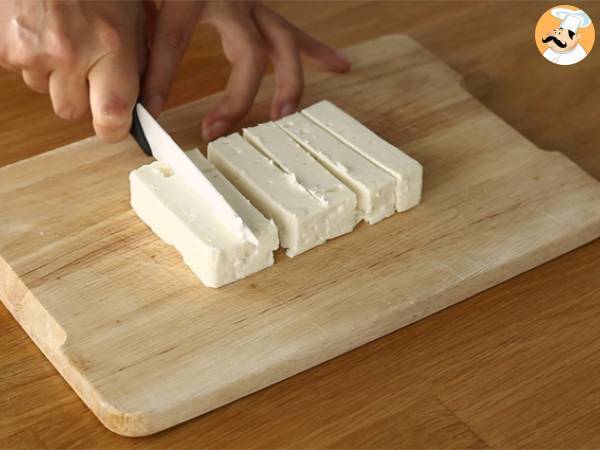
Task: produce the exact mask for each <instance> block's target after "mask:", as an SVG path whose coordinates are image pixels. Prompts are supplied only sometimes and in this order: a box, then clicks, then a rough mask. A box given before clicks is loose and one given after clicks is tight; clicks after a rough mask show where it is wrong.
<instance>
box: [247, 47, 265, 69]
mask: <svg viewBox="0 0 600 450" xmlns="http://www.w3.org/2000/svg"><path fill="white" fill-rule="evenodd" d="M247 55H248V57H250V58H251V59H252V62H253V63H254V65H255V66H257V67H265V66H266V65H267V58H268V56H267V51H266V50H265V47H264V46H263V45H262V44H260V43H256V42H255V43H251V44H249V45H248V48H247Z"/></svg>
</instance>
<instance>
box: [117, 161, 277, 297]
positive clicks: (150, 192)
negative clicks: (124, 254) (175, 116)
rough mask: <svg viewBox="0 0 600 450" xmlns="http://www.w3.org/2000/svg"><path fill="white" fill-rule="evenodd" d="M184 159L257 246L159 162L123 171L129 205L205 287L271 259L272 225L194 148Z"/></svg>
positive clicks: (274, 239) (274, 234) (227, 280)
mask: <svg viewBox="0 0 600 450" xmlns="http://www.w3.org/2000/svg"><path fill="white" fill-rule="evenodd" d="M187 153H188V156H189V157H190V159H191V160H192V161H193V162H194V164H196V166H197V167H198V168H200V170H202V172H203V173H204V174H205V175H206V176H207V178H208V179H209V181H210V182H211V183H212V184H213V186H215V187H216V188H217V190H218V191H219V192H220V193H221V194H222V195H223V197H225V199H226V200H227V202H228V203H229V204H230V205H231V206H232V208H233V209H234V211H235V212H236V214H237V215H238V216H239V217H241V218H242V219H243V220H244V222H245V223H246V224H247V225H248V227H249V228H250V230H251V231H252V232H253V233H254V235H255V236H256V237H257V239H258V246H256V245H254V244H252V243H250V242H248V241H247V240H245V239H243V237H242V236H240V234H239V233H235V232H234V228H232V227H227V226H223V220H224V219H223V217H217V213H216V211H215V210H214V208H212V207H211V203H210V201H209V199H207V198H206V197H204V196H202V195H198V194H197V193H196V192H197V191H195V190H193V189H191V188H190V186H189V185H188V184H187V182H186V181H184V180H183V178H181V177H180V176H178V175H177V174H175V173H173V171H172V170H171V168H170V167H169V166H167V165H166V164H165V163H162V162H158V161H156V162H153V163H152V164H148V165H145V166H142V167H140V168H138V169H136V170H134V171H132V172H131V173H130V175H129V179H130V186H131V205H132V207H133V209H134V211H135V212H136V214H137V215H138V216H139V217H140V219H142V221H144V222H145V223H146V224H147V225H148V226H149V227H150V228H151V229H152V231H154V233H155V234H156V235H157V236H158V237H159V238H160V239H162V240H163V241H165V242H166V243H168V244H171V245H173V246H174V247H175V248H176V249H177V250H178V251H179V253H180V254H181V256H182V258H183V260H184V262H185V263H186V264H187V265H188V266H189V267H190V268H191V269H192V271H193V272H194V273H195V274H196V275H197V276H198V278H200V280H201V281H202V283H204V285H206V286H208V287H220V286H223V285H225V284H227V283H231V282H233V281H236V280H239V279H240V278H244V277H246V276H248V275H250V274H252V273H254V272H258V271H259V270H262V269H264V268H266V267H268V266H271V265H272V264H273V251H274V250H276V249H277V247H278V246H279V242H278V237H277V228H276V227H275V224H274V223H273V222H272V221H269V220H267V219H266V218H265V217H264V216H263V215H262V214H261V213H260V212H259V211H258V210H256V208H254V207H253V206H252V205H251V204H250V202H249V201H248V200H247V199H246V198H244V196H243V195H242V194H240V192H239V191H238V190H237V189H236V188H235V187H234V186H233V185H232V184H231V183H230V182H229V181H227V179H226V178H225V177H224V176H223V175H222V174H220V173H219V172H218V171H217V170H216V169H215V168H214V167H213V166H212V165H211V164H210V163H209V162H208V161H207V160H206V159H205V158H204V157H203V156H202V154H201V153H200V152H199V151H198V150H192V151H190V152H187Z"/></svg>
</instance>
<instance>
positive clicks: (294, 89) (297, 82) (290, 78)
mask: <svg viewBox="0 0 600 450" xmlns="http://www.w3.org/2000/svg"><path fill="white" fill-rule="evenodd" d="M279 88H280V89H281V91H282V92H283V93H284V95H285V96H286V97H288V98H290V97H291V98H292V99H296V98H298V97H301V96H302V92H303V91H304V77H302V75H299V74H286V75H285V76H282V77H281V80H280V82H279Z"/></svg>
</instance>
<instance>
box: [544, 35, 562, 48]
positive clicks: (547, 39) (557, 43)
mask: <svg viewBox="0 0 600 450" xmlns="http://www.w3.org/2000/svg"><path fill="white" fill-rule="evenodd" d="M550 41H553V42H554V43H555V44H556V45H558V46H559V47H560V48H565V47H566V46H567V43H566V42H561V41H559V40H558V38H557V37H556V36H546V37H545V38H542V42H543V43H544V44H545V43H547V42H550Z"/></svg>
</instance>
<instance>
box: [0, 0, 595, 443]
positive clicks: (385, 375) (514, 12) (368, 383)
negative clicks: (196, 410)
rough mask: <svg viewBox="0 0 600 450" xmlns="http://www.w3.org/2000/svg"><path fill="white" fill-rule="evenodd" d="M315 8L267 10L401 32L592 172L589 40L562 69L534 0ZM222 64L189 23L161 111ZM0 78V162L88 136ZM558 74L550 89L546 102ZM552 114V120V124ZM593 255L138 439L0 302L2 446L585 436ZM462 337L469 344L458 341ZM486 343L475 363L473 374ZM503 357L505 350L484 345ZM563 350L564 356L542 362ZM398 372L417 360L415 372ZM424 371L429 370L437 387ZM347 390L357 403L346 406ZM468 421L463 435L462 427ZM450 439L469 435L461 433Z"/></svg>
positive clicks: (322, 31) (588, 434)
mask: <svg viewBox="0 0 600 450" xmlns="http://www.w3.org/2000/svg"><path fill="white" fill-rule="evenodd" d="M310 5H312V4H308V5H307V4H302V3H300V2H296V3H283V4H277V5H275V6H276V8H277V9H278V10H279V11H280V12H282V13H283V14H284V15H286V16H287V17H293V18H294V20H295V21H296V23H298V24H300V25H301V26H302V27H304V28H305V29H307V30H309V31H311V32H314V33H315V34H316V35H318V36H320V37H322V38H324V39H325V40H328V41H329V42H331V43H333V44H335V45H338V46H345V45H348V44H351V43H355V42H359V41H361V40H364V39H366V38H369V37H374V36H376V35H378V34H383V33H387V32H396V31H408V32H410V34H412V35H413V36H416V37H417V38H418V40H419V41H420V42H422V43H424V44H426V46H427V47H428V48H429V49H431V50H433V51H434V52H435V53H436V54H437V55H438V56H439V57H441V58H443V59H444V60H445V61H446V62H447V63H449V64H450V65H451V66H452V67H453V68H454V69H456V70H457V71H458V72H460V73H461V74H462V75H463V77H464V79H465V85H466V87H467V88H468V89H469V91H470V92H472V93H473V94H474V95H476V97H478V98H479V99H480V100H482V101H483V102H484V103H485V104H486V105H487V106H488V107H490V108H491V109H492V110H494V111H495V112H496V113H498V114H499V115H500V116H501V117H503V118H504V119H505V120H507V121H508V122H509V123H510V124H511V125H512V126H514V127H516V128H517V129H518V130H520V131H521V132H523V133H524V134H525V135H526V136H527V137H528V138H529V139H531V140H532V141H534V142H535V143H536V144H538V146H540V147H543V148H553V149H557V150H560V151H561V152H563V153H565V154H567V155H569V157H570V158H572V159H573V160H574V161H576V162H577V163H578V164H579V165H581V166H582V167H584V168H585V169H586V170H587V171H588V172H590V173H592V174H593V175H595V176H596V177H598V176H599V175H600V158H599V157H598V156H599V155H598V152H597V150H596V149H597V148H598V146H599V145H600V136H599V135H598V134H597V133H594V132H593V131H594V129H595V127H596V124H595V121H594V119H593V117H594V112H595V111H596V105H597V104H598V102H599V101H600V97H599V94H600V91H598V89H596V88H597V83H598V79H597V76H596V74H597V72H598V69H599V68H600V59H599V58H598V55H597V54H596V53H597V52H595V53H594V52H592V54H591V55H590V56H589V57H588V58H587V59H586V61H585V63H582V64H578V65H577V66H575V67H573V68H570V71H569V72H568V73H569V75H570V76H569V77H566V76H565V73H564V72H560V71H554V70H552V66H550V65H549V64H548V63H547V62H545V61H544V60H543V59H541V57H540V56H539V55H537V54H536V53H535V52H534V51H533V50H532V49H533V45H528V43H529V42H530V41H529V39H531V35H532V30H533V24H534V23H535V21H536V20H537V18H538V17H539V15H540V14H541V10H543V9H545V6H544V5H543V4H540V3H537V2H532V3H525V2H519V3H512V4H510V6H508V7H507V6H506V5H507V3H506V2H504V3H498V4H496V3H470V2H458V3H454V2H443V3H439V2H435V3H428V2H415V3H408V2H403V3H402V5H403V7H402V8H398V3H396V2H391V3H377V4H375V3H368V4H363V3H351V2H344V3H328V4H325V5H319V7H318V8H313V7H311V6H310ZM585 8H586V10H587V11H588V12H589V13H590V14H591V15H592V17H595V16H598V15H599V14H600V10H599V9H598V4H593V3H586V7H585ZM341 14H343V19H339V15H341ZM415 18H418V19H419V20H418V21H417V20H415ZM332 20H339V21H340V23H342V20H343V26H341V25H340V26H331V23H332ZM491 30H501V32H500V31H499V32H493V31H491ZM440 31H442V32H440ZM200 44H202V45H200ZM226 73H227V68H226V64H225V62H224V60H223V58H222V56H220V50H219V44H218V41H217V39H216V37H215V36H214V35H212V34H210V33H208V32H206V31H205V30H199V31H198V33H197V35H196V38H195V43H194V44H193V46H192V48H191V51H190V52H189V53H188V55H187V56H186V58H185V61H184V65H183V68H182V72H181V74H180V77H179V79H178V81H177V83H176V85H175V92H174V95H173V97H172V101H171V105H176V104H181V103H183V102H186V101H189V100H191V99H193V98H197V97H199V96H204V95H206V94H209V93H212V92H216V91H218V90H219V89H220V88H221V86H222V85H223V83H224V80H225V78H224V77H225V75H226ZM0 86H2V92H5V93H8V92H10V94H2V104H3V106H5V105H9V106H10V107H5V108H3V109H2V111H0V136H1V137H2V142H3V143H5V144H4V145H3V148H2V151H0V164H2V163H8V162H12V161H16V160H18V159H21V158H24V157H26V156H28V155H31V154H35V153H39V152H42V151H45V150H48V149H51V148H54V147H56V146H57V145H59V144H64V143H68V142H72V141H74V140H77V139H79V138H81V137H85V136H86V135H88V134H89V132H90V129H89V127H88V125H87V124H86V123H85V122H78V123H73V124H71V125H69V124H65V123H63V122H60V121H58V120H56V119H54V118H53V117H52V115H51V113H50V110H49V108H48V106H47V100H46V99H45V98H43V97H39V96H36V95H35V94H31V93H29V92H27V91H26V90H25V88H22V87H21V85H20V84H19V81H18V80H17V79H16V77H14V76H12V75H6V74H2V75H1V76H0ZM555 86H560V87H561V89H560V90H559V91H558V92H556V91H555V90H554V91H553V94H552V96H549V95H548V92H549V91H550V90H551V89H554V87H555ZM584 87H586V88H584ZM565 105H569V107H566V106H565ZM558 118H560V120H559V123H560V124H561V126H551V124H554V123H556V121H557V120H558ZM198 120H199V119H198ZM31 123H35V124H36V133H31V132H30V130H31V126H30V124H31ZM599 255H600V245H599V244H598V241H596V242H594V243H593V244H590V245H588V246H586V247H584V248H582V249H579V250H577V251H575V252H571V253H570V254H568V255H566V256H563V257H561V258H559V259H557V260H555V261H553V262H551V263H549V264H546V265H544V266H542V267H540V268H538V269H536V270H533V271H531V272H528V273H526V274H524V275H522V276H520V277H518V278H516V279H513V280H511V281H510V282H507V283H504V284H503V285H500V286H498V287H496V288H494V289H492V290H490V291H487V292H485V293H483V294H480V295H478V296H476V297H474V298H473V299H472V300H471V301H469V302H465V303H462V304H460V305H458V306H456V307H453V308H451V309H449V310H446V311H444V312H443V313H440V314H436V315H435V316H432V317H430V318H429V319H427V320H426V321H422V322H419V323H417V324H415V325H412V326H410V327H408V328H405V329H403V330H401V331H399V332H396V333H394V334H392V335H390V336H388V337H386V338H384V339H380V340H378V341H376V342H374V343H372V344H370V345H368V346H366V347H362V348H360V349H358V350H356V351H354V352H352V353H350V354H347V355H345V356H343V357H340V358H338V359H336V360H334V361H332V362H330V363H327V364H325V365H322V366H319V367H318V368H315V369H313V370H311V371H309V372H307V373H303V374H301V375H299V376H297V377H294V378H292V379H289V380H286V381H285V382H282V383H280V384H278V385H276V386H274V387H272V388H270V389H267V390H265V391H261V392H260V393H258V394H255V395H253V396H251V397H249V398H246V399H243V400H241V401H238V402H236V403H234V404H232V405H230V406H228V407H225V408H221V409H219V410H218V411H215V412H214V413H211V414H209V415H207V416H204V417H203V418H201V419H199V420H195V421H192V422H189V423H186V424H185V425H183V426H180V427H177V428H175V429H173V430H169V431H167V432H165V433H161V434H160V435H157V436H154V437H151V438H147V439H143V440H135V441H133V440H129V439H126V438H120V437H118V436H116V435H114V434H112V433H110V432H108V431H106V430H105V429H104V428H102V427H101V426H100V425H98V423H97V421H96V420H95V418H94V417H93V416H92V415H91V413H89V411H87V410H86V408H85V407H84V406H83V405H82V404H81V403H80V402H79V401H78V399H77V397H76V396H74V395H73V394H72V391H71V390H70V389H69V388H68V387H67V386H66V385H65V383H64V382H63V381H62V379H61V378H60V377H59V376H58V375H56V373H55V372H54V370H53V369H52V367H51V366H50V365H49V364H48V363H47V361H46V360H45V359H44V358H42V357H41V356H40V354H39V351H37V349H36V348H35V346H33V344H31V343H30V341H29V340H28V339H27V338H26V337H25V336H24V334H23V333H22V331H21V330H20V328H19V327H18V325H16V324H15V322H14V321H13V320H12V319H11V318H10V316H9V314H8V313H7V312H6V311H4V310H2V309H0V329H2V340H0V355H2V357H1V358H0V367H1V370H0V373H1V374H2V375H1V376H0V393H1V397H0V401H1V405H0V437H2V438H8V437H9V436H12V437H13V439H12V440H10V439H9V440H0V442H1V443H2V444H3V445H4V444H5V442H8V444H6V445H5V446H8V447H13V446H14V447H19V446H20V447H23V448H26V447H27V446H31V442H33V440H32V439H33V438H32V436H34V435H35V436H38V439H39V440H40V441H41V442H43V443H44V444H45V445H46V446H47V447H49V448H50V447H59V448H62V447H103V448H107V447H110V448H125V447H133V446H141V447H144V448H146V447H165V446H169V447H175V446H180V447H188V448H189V447H220V448H232V447H234V448H242V447H269V446H270V447H277V446H279V447H282V446H288V447H289V446H299V445H300V443H301V444H302V445H303V446H306V447H336V446H337V447H340V446H343V447H365V446H366V447H368V446H378V447H400V446H402V447H450V446H453V444H456V445H454V446H463V447H483V446H484V445H489V446H498V447H507V446H511V447H514V446H525V447H538V448H547V447H587V448H590V447H597V446H600V442H599V434H598V430H599V429H600V414H598V409H597V407H596V406H595V405H597V404H598V398H597V392H598V391H599V387H600V385H599V384H598V378H597V376H596V374H597V369H598V367H597V365H598V359H597V357H596V355H597V354H598V351H597V349H598V348H599V347H600V343H599V342H598V340H597V333H596V331H595V330H598V329H599V328H600V323H599V322H598V318H599V317H600V311H599V310H598V302H597V301H596V299H597V298H598V296H599V295H600V285H599V284H598V283H599V281H600V280H599V277H598V276H597V275H598V271H597V263H598V258H599ZM550 311H552V313H551V314H550V313H549V312H550ZM512 324H518V326H512ZM490 327H491V328H492V330H490ZM507 329H510V333H508V332H506V331H505V330H507ZM465 330H466V331H468V333H467V334H466V335H465V336H464V338H463V335H464V334H465V332H466V331H465ZM466 343H468V344H469V345H468V348H467V350H468V351H464V350H465V349H464V346H465V345H466ZM570 343H572V344H573V345H571V344H570ZM434 344H435V345H434ZM594 350H596V351H594ZM486 353H487V355H488V358H487V359H488V363H487V364H485V365H484V367H483V368H482V369H481V368H480V365H481V364H482V355H485V354H486ZM498 353H500V354H501V357H496V355H497V354H498ZM562 358H564V359H566V360H567V361H566V362H565V364H562V365H561V364H556V363H555V362H556V361H560V360H561V359H562ZM396 360H398V362H396ZM405 367H411V368H412V369H411V371H410V373H406V371H405ZM453 369H456V371H453ZM506 372H509V373H512V374H514V375H515V376H516V377H517V378H518V379H520V380H521V381H520V382H519V383H517V385H516V386H514V385H513V383H512V379H507V378H506V377H504V378H499V377H498V374H499V373H506ZM533 372H537V373H544V374H545V377H544V379H543V380H540V379H539V378H534V379H533V380H531V381H529V382H528V381H527V379H528V377H530V375H531V373H533ZM445 373H449V374H454V375H455V376H457V377H459V376H460V378H461V380H462V381H461V382H460V383H456V384H454V385H453V388H452V392H453V397H454V399H455V401H456V399H460V398H461V397H464V398H466V399H467V400H468V399H469V398H471V399H475V400H476V401H477V406H476V407H473V408H471V410H470V413H469V414H468V415H465V416H463V415H462V410H461V409H460V408H464V405H465V404H464V403H462V404H461V403H454V405H453V408H458V409H447V411H448V414H447V415H446V414H444V413H443V411H442V409H441V408H439V407H437V406H435V405H436V404H438V400H437V398H438V397H439V396H441V395H442V394H443V393H444V392H445V383H446V380H445V379H444V378H440V376H441V375H443V374H445ZM432 379H434V380H435V379H439V380H440V382H439V383H437V384H436V385H433V384H432V383H431V382H429V380H432ZM574 382H575V383H577V389H573V386H574ZM407 384H411V385H412V386H414V387H415V389H416V390H417V392H419V393H420V395H421V396H422V398H426V399H431V400H428V401H422V402H419V405H422V407H423V408H422V410H421V411H423V414H421V413H419V414H418V415H417V416H418V417H420V418H421V419H418V420H417V419H414V415H413V409H412V408H408V407H407V405H408V404H410V401H407V402H404V401H403V398H402V397H396V396H393V395H391V394H390V392H401V391H402V390H403V389H404V387H405V386H406V385H407ZM434 387H435V390H434ZM479 387H481V388H479ZM348 392H350V393H352V395H353V396H356V397H358V399H357V400H356V401H354V402H353V401H351V399H350V398H349V397H350V395H349V394H348ZM412 398H414V397H412ZM440 403H441V402H440ZM540 414H541V415H540ZM538 416H539V417H538ZM444 417H452V421H450V420H448V421H444V420H445V419H444ZM428 418H429V419H430V420H429V419H428ZM467 419H468V420H467ZM538 419H539V420H538ZM374 423H377V424H378V425H377V426H373V424H374ZM330 424H331V425H330ZM336 424H337V425H339V426H338V427H335V425H336ZM400 424H415V427H410V426H409V425H407V426H408V429H407V428H406V427H404V426H401V425H400ZM436 424H437V425H436ZM471 424H473V425H471ZM475 424H476V427H475ZM540 424H545V425H543V426H540ZM328 425H330V426H328ZM471 427H473V428H474V429H475V430H476V431H469V430H470V428H471ZM436 430H437V431H436ZM361 431H362V433H361ZM419 431H422V432H419ZM22 432H23V434H20V433H22ZM462 435H464V436H466V437H464V438H457V436H462ZM19 436H21V437H22V438H21V439H22V442H21V443H19V442H20V441H19ZM469 436H471V437H470V438H469ZM477 436H480V439H481V440H479V441H478V438H477ZM359 438H360V439H359ZM28 442H29V444H28ZM478 442H479V443H478Z"/></svg>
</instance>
